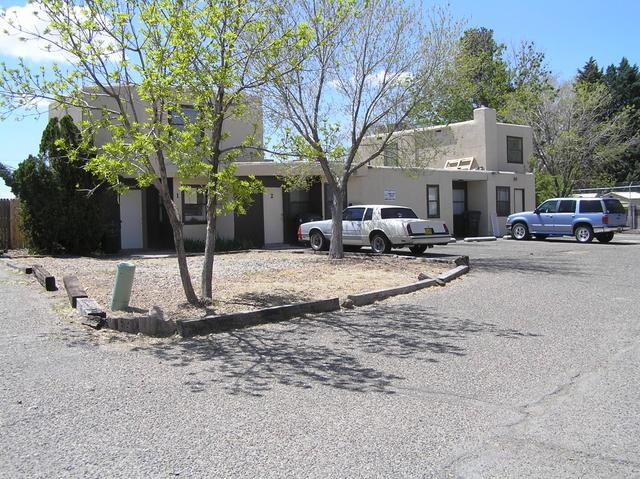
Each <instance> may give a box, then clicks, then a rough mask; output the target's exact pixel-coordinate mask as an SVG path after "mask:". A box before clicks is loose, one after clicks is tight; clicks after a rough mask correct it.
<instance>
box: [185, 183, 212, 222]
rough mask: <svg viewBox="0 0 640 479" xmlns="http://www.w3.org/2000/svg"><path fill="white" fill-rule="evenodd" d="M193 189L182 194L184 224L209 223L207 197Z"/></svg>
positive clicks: (193, 187)
mask: <svg viewBox="0 0 640 479" xmlns="http://www.w3.org/2000/svg"><path fill="white" fill-rule="evenodd" d="M191 188H192V189H190V190H187V191H183V192H182V222H183V223H190V224H198V223H206V222H207V195H205V194H204V193H200V192H199V191H197V190H196V189H195V188H197V186H192V187H191Z"/></svg>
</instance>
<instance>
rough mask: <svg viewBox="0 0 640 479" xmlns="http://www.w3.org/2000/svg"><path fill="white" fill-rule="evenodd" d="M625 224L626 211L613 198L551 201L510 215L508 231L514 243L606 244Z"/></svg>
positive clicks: (555, 199) (556, 199)
mask: <svg viewBox="0 0 640 479" xmlns="http://www.w3.org/2000/svg"><path fill="white" fill-rule="evenodd" d="M626 224H627V211H626V210H625V208H624V206H622V204H621V203H620V201H618V200H617V199H615V198H551V199H549V200H546V201H545V202H543V203H542V204H541V205H540V206H538V207H537V208H536V209H535V210H533V211H524V212H522V213H515V214H513V215H510V216H509V217H508V218H507V231H508V232H509V233H511V237H512V238H513V239H516V240H526V239H529V238H530V237H531V235H534V236H535V237H536V239H545V238H546V237H548V236H575V238H576V240H578V241H579V242H580V243H589V242H590V241H593V238H596V239H597V240H598V241H600V242H601V243H608V242H609V241H611V240H612V239H613V235H614V233H615V232H619V231H622V230H623V229H626Z"/></svg>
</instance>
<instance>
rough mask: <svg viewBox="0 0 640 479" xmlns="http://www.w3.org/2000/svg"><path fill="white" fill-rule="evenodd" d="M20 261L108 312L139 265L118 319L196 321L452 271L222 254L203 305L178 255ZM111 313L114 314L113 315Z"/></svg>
mask: <svg viewBox="0 0 640 479" xmlns="http://www.w3.org/2000/svg"><path fill="white" fill-rule="evenodd" d="M18 261H20V262H21V263H23V264H41V265H42V266H44V268H45V269H47V270H48V271H49V273H50V274H52V275H54V276H55V277H56V281H57V283H58V287H59V288H60V289H59V291H58V292H57V293H55V295H56V296H60V297H61V298H66V291H65V290H64V286H63V283H62V278H63V276H66V275H74V276H77V277H78V279H79V281H80V284H81V285H82V287H83V288H84V289H85V290H86V292H87V294H88V296H89V297H90V298H93V299H95V300H96V301H97V302H98V304H100V306H101V307H103V308H105V309H106V310H107V311H108V312H109V309H108V308H109V306H110V302H111V293H112V290H113V283H114V280H115V275H116V270H117V264H118V263H120V262H122V261H128V262H132V263H134V264H135V266H136V270H135V277H134V284H133V290H132V294H131V300H130V302H129V305H130V308H129V310H128V311H127V312H125V313H123V312H117V313H115V314H116V315H120V316H126V315H133V314H140V313H146V312H147V311H148V310H149V309H150V308H151V307H153V306H159V307H160V308H161V309H162V310H163V311H164V313H165V316H166V317H167V318H171V319H174V320H175V319H187V318H189V319H192V318H197V317H201V316H203V315H205V314H211V313H216V314H223V313H230V312H237V311H247V310H253V309H259V308H263V307H269V306H276V305H281V304H287V303H292V302H298V301H307V300H314V299H327V298H335V297H338V298H340V300H341V301H342V300H344V299H346V296H347V295H348V294H354V293H361V292H366V291H373V290H377V289H382V288H388V287H393V286H400V285H404V284H408V283H412V282H415V281H417V278H418V275H419V274H420V273H427V274H430V275H437V274H439V273H441V272H443V271H446V270H447V269H449V266H447V265H442V264H436V263H432V262H428V261H426V260H423V259H415V258H412V257H397V256H367V255H351V256H349V257H347V258H345V259H343V260H330V259H328V257H327V256H326V255H321V254H313V253H311V252H308V251H305V252H300V251H293V250H286V251H249V252H242V253H235V254H220V255H217V256H216V258H215V263H214V298H213V299H214V302H213V305H212V306H210V307H209V308H198V307H194V306H191V305H188V304H187V303H186V302H185V297H184V292H183V289H182V284H181V282H180V275H179V273H178V265H177V261H176V259H175V258H173V257H119V258H84V257H82V258H78V257H73V258H70V257H37V258H34V257H23V258H20V259H19V260H18ZM201 264H202V256H193V257H190V258H189V269H190V272H191V276H192V280H193V283H194V287H195V289H196V291H199V281H200V273H201ZM109 314H112V313H109Z"/></svg>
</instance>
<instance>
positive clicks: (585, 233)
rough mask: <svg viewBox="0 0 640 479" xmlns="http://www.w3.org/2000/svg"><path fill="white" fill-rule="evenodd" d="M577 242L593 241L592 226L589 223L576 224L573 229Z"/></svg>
mask: <svg viewBox="0 0 640 479" xmlns="http://www.w3.org/2000/svg"><path fill="white" fill-rule="evenodd" d="M574 234H575V236H576V240H578V242H579V243H591V242H592V241H593V228H591V226H589V225H578V226H576V229H575V231H574Z"/></svg>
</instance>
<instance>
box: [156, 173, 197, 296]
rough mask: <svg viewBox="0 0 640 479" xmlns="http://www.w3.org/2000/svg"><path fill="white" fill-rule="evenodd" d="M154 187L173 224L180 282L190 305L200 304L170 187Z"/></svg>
mask: <svg viewBox="0 0 640 479" xmlns="http://www.w3.org/2000/svg"><path fill="white" fill-rule="evenodd" d="M165 182H166V180H165ZM154 186H155V187H156V188H157V190H158V191H159V192H160V198H161V199H162V204H163V205H164V208H165V210H167V216H168V217H169V222H170V223H171V229H172V231H173V241H174V243H175V245H176V255H177V257H178V269H179V270H180V280H181V281H182V289H183V290H184V294H185V296H186V298H187V301H188V302H189V303H190V304H196V305H197V304H199V303H200V302H199V300H198V296H197V295H196V292H195V291H194V289H193V284H192V283H191V275H190V274H189V265H188V264H187V252H186V251H185V249H184V235H183V228H182V221H181V220H180V218H179V216H178V210H177V209H176V204H175V203H174V201H173V198H171V195H170V194H169V187H168V185H166V184H163V182H162V181H161V180H156V181H155V182H154Z"/></svg>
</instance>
